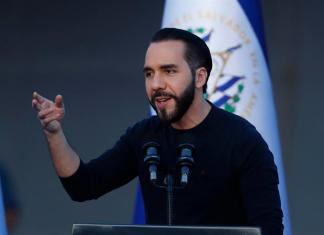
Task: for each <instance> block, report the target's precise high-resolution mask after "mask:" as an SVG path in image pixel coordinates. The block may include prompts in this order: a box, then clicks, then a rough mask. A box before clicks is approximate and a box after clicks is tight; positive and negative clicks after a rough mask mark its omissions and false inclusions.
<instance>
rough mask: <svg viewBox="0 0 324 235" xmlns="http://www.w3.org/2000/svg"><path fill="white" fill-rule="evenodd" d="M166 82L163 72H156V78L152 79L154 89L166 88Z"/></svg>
mask: <svg viewBox="0 0 324 235" xmlns="http://www.w3.org/2000/svg"><path fill="white" fill-rule="evenodd" d="M165 87H166V83H165V80H164V78H163V76H162V75H161V74H158V73H157V74H155V76H154V78H153V79H152V88H153V90H159V89H165Z"/></svg>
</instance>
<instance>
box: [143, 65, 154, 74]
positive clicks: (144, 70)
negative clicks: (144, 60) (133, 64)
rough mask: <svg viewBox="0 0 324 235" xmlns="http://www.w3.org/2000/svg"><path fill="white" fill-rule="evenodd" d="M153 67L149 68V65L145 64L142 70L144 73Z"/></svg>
mask: <svg viewBox="0 0 324 235" xmlns="http://www.w3.org/2000/svg"><path fill="white" fill-rule="evenodd" d="M152 70H153V69H152V68H151V67H148V66H145V67H144V68H143V72H144V73H145V72H147V71H152Z"/></svg>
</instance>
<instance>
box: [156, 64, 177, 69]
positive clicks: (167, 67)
mask: <svg viewBox="0 0 324 235" xmlns="http://www.w3.org/2000/svg"><path fill="white" fill-rule="evenodd" d="M176 68H178V66H177V65H176V64H164V65H161V66H160V69H176Z"/></svg>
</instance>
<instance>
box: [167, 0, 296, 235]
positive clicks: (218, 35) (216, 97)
mask: <svg viewBox="0 0 324 235" xmlns="http://www.w3.org/2000/svg"><path fill="white" fill-rule="evenodd" d="M166 27H173V28H180V29H185V30H188V31H190V32H192V33H194V34H196V35H197V36H199V37H200V38H202V39H203V40H204V41H205V42H206V44H207V45H208V47H209V49H210V51H211V54H212V60H213V70H212V72H211V75H210V78H209V81H208V88H207V94H206V96H207V97H206V98H208V100H210V101H211V102H213V103H214V104H215V105H216V106H218V107H221V108H223V109H225V110H227V111H229V112H232V113H235V114H238V115H240V116H242V117H244V118H246V119H247V120H249V121H250V122H251V123H253V125H254V126H256V128H257V129H258V131H259V132H260V133H261V134H262V136H263V138H264V139H265V141H266V142H267V143H268V145H269V148H270V150H271V151H272V153H273V155H274V158H275V163H276V165H277V167H278V173H279V180H280V184H279V191H280V197H281V203H282V208H283V213H284V226H285V230H284V231H285V235H290V234H291V228H290V220H289V211H288V202H287V196H286V195H287V194H286V189H285V178H284V171H283V170H284V169H283V165H282V160H281V149H280V142H279V134H278V128H277V121H276V112H275V107H274V102H273V96H272V86H271V81H270V76H269V71H268V65H267V56H266V48H265V40H264V36H263V27H262V17H261V7H260V2H259V0H203V1H201V0H166V2H165V8H164V15H163V22H162V28H166Z"/></svg>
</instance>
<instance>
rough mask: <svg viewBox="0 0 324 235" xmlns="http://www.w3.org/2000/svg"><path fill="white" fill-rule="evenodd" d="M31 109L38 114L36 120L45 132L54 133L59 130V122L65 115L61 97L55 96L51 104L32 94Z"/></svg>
mask: <svg viewBox="0 0 324 235" xmlns="http://www.w3.org/2000/svg"><path fill="white" fill-rule="evenodd" d="M32 107H33V108H34V109H35V110H36V111H37V112H38V119H39V120H40V122H41V124H42V127H43V129H44V130H45V131H47V132H49V133H56V132H58V131H59V130H61V120H62V119H63V117H64V114H65V108H64V103H63V97H62V96H61V95H57V96H56V97H55V101H54V102H53V101H51V100H49V99H47V98H45V97H43V96H41V95H40V94H38V93H37V92H34V93H33V100H32Z"/></svg>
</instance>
